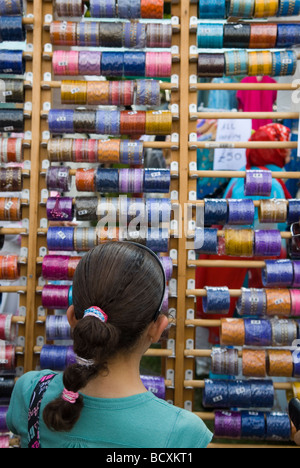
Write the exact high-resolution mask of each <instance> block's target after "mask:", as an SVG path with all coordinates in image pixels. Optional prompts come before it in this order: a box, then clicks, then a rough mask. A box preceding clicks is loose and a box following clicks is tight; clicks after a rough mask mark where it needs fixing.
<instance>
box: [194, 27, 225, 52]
mask: <svg viewBox="0 0 300 468" xmlns="http://www.w3.org/2000/svg"><path fill="white" fill-rule="evenodd" d="M223 37H224V27H223V24H218V23H217V24H212V23H199V24H198V30H197V41H198V48H199V49H223Z"/></svg>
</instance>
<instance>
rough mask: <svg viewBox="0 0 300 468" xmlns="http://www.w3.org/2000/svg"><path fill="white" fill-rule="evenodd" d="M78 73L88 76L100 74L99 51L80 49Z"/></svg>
mask: <svg viewBox="0 0 300 468" xmlns="http://www.w3.org/2000/svg"><path fill="white" fill-rule="evenodd" d="M78 74H79V75H89V76H101V52H97V51H92V52H89V51H86V50H84V51H80V52H79V63H78Z"/></svg>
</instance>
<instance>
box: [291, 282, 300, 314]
mask: <svg viewBox="0 0 300 468" xmlns="http://www.w3.org/2000/svg"><path fill="white" fill-rule="evenodd" d="M290 294H291V300H292V310H291V316H292V317H299V316H300V290H299V289H290Z"/></svg>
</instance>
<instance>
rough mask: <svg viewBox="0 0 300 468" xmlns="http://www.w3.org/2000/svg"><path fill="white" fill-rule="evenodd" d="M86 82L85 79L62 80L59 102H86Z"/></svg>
mask: <svg viewBox="0 0 300 468" xmlns="http://www.w3.org/2000/svg"><path fill="white" fill-rule="evenodd" d="M86 102H87V83H86V81H62V83H61V103H62V104H86Z"/></svg>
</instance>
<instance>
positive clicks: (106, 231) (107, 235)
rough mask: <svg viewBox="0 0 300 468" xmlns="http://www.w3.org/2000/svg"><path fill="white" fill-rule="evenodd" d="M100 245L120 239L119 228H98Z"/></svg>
mask: <svg viewBox="0 0 300 468" xmlns="http://www.w3.org/2000/svg"><path fill="white" fill-rule="evenodd" d="M96 233H97V241H98V245H100V244H105V243H106V242H111V241H115V242H117V241H118V240H119V228H118V227H109V228H107V227H102V228H96Z"/></svg>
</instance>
